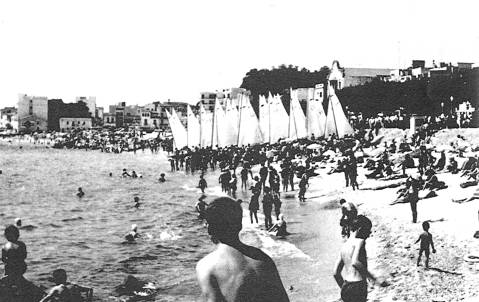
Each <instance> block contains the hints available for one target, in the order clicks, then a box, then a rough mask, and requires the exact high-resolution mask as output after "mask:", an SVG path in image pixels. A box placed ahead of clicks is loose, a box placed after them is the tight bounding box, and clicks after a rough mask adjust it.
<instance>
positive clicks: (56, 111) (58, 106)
mask: <svg viewBox="0 0 479 302" xmlns="http://www.w3.org/2000/svg"><path fill="white" fill-rule="evenodd" d="M61 118H89V119H92V117H91V113H90V111H89V108H88V107H87V104H86V103H84V102H78V103H64V102H63V100H61V99H51V100H48V130H55V131H60V129H61V127H60V119H61Z"/></svg>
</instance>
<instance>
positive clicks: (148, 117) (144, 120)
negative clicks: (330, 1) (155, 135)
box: [140, 110, 161, 129]
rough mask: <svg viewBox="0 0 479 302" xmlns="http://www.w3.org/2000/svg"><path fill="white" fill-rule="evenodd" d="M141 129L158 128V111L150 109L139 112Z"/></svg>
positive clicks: (159, 119)
mask: <svg viewBox="0 0 479 302" xmlns="http://www.w3.org/2000/svg"><path fill="white" fill-rule="evenodd" d="M140 115H141V123H140V128H141V129H160V125H161V118H160V112H157V111H152V110H142V111H141V113H140Z"/></svg>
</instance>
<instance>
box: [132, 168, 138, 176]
mask: <svg viewBox="0 0 479 302" xmlns="http://www.w3.org/2000/svg"><path fill="white" fill-rule="evenodd" d="M131 178H138V174H136V172H135V170H133V171H131Z"/></svg>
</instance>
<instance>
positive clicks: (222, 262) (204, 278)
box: [196, 197, 289, 302]
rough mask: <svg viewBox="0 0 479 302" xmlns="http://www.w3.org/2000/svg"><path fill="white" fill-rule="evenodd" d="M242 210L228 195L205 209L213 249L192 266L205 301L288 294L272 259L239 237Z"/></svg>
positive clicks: (247, 301) (280, 301)
mask: <svg viewBox="0 0 479 302" xmlns="http://www.w3.org/2000/svg"><path fill="white" fill-rule="evenodd" d="M241 219H242V209H241V206H240V205H239V204H238V203H237V202H236V201H234V200H232V199H230V198H228V197H221V198H217V199H215V200H214V201H213V202H212V203H210V204H209V206H208V208H207V210H206V220H207V222H208V233H209V234H210V235H211V236H212V239H213V242H215V243H216V249H215V250H214V251H213V252H211V253H210V254H208V255H206V256H205V257H204V258H203V259H201V260H200V261H199V262H198V264H197V265H196V274H197V277H198V283H199V285H200V288H201V292H202V295H203V298H204V299H205V301H208V302H214V301H225V302H253V301H258V302H268V301H271V302H286V301H289V299H288V295H287V294H286V291H285V289H284V287H283V283H282V282H281V278H280V276H279V273H278V270H277V269H276V265H275V264H274V262H273V260H272V259H271V258H270V257H269V256H268V255H266V254H265V253H264V252H262V251H261V250H260V249H257V248H255V247H252V246H249V245H246V244H244V243H242V242H241V241H240V240H239V236H238V234H239V231H240V230H241Z"/></svg>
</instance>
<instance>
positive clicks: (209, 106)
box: [198, 91, 225, 112]
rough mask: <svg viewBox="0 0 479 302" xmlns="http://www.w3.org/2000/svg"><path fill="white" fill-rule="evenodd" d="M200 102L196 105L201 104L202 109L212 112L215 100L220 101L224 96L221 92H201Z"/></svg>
mask: <svg viewBox="0 0 479 302" xmlns="http://www.w3.org/2000/svg"><path fill="white" fill-rule="evenodd" d="M200 95H201V98H200V101H199V102H198V105H199V104H201V105H203V108H205V110H207V111H211V112H213V110H214V109H215V102H216V99H219V100H220V101H222V100H223V99H224V98H225V94H224V93H223V92H218V91H216V92H202V93H201V94H200Z"/></svg>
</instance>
